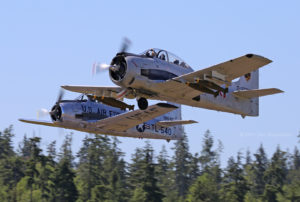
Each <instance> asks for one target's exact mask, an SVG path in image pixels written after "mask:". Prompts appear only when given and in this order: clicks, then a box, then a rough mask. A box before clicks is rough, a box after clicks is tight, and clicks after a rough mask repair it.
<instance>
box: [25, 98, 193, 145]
mask: <svg viewBox="0 0 300 202" xmlns="http://www.w3.org/2000/svg"><path fill="white" fill-rule="evenodd" d="M59 97H60V98H59V99H58V101H57V102H56V104H55V105H54V106H53V108H52V110H51V111H50V112H49V115H50V117H51V120H52V121H40V120H30V119H19V121H22V122H25V123H31V124H38V125H45V126H51V127H59V128H66V129H73V130H78V131H82V132H88V133H95V134H106V135H113V136H122V137H134V138H148V139H165V140H167V141H168V142H169V141H170V140H177V139H181V138H182V137H183V127H182V125H184V124H192V123H197V122H196V121H192V120H186V121H184V120H181V107H180V106H175V105H173V104H169V103H158V104H155V105H152V106H149V107H148V108H147V109H146V110H134V111H126V110H124V109H120V108H116V107H112V106H107V105H105V104H103V103H101V102H99V101H98V100H96V99H92V97H91V96H88V98H87V99H84V96H82V97H81V98H80V99H76V100H61V96H59Z"/></svg>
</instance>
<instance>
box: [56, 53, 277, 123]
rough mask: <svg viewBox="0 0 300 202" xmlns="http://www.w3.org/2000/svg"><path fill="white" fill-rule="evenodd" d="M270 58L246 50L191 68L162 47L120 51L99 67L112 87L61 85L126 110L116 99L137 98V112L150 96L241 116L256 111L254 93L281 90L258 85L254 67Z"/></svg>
mask: <svg viewBox="0 0 300 202" xmlns="http://www.w3.org/2000/svg"><path fill="white" fill-rule="evenodd" d="M271 62H272V61H271V60H269V59H267V58H264V57H262V56H259V55H254V54H247V55H245V56H242V57H239V58H236V59H232V60H229V61H227V62H224V63H221V64H218V65H214V66H212V67H208V68H205V69H202V70H198V71H194V70H193V69H192V68H191V67H190V66H189V65H188V64H187V63H186V62H184V61H183V60H182V59H180V58H179V57H177V56H175V55H174V54H172V53H170V52H168V51H165V50H162V49H149V50H147V51H144V52H143V53H141V54H138V55H137V54H132V53H127V52H125V51H123V52H120V53H117V55H116V56H115V57H114V58H113V59H112V61H111V63H110V65H102V66H100V68H105V67H107V68H108V69H109V76H110V79H111V80H112V82H113V83H115V84H116V85H118V86H114V87H102V86H70V85H64V86H61V87H62V88H64V89H66V90H69V91H73V92H79V93H83V94H92V95H93V96H95V97H96V98H97V99H99V100H100V99H102V100H103V101H104V102H105V104H108V105H113V106H115V107H120V108H122V107H123V108H124V107H127V108H129V107H131V108H132V106H127V105H126V104H125V103H122V102H121V101H120V100H122V99H123V98H128V99H134V98H135V99H137V103H138V107H139V108H140V109H141V110H145V109H147V107H148V101H147V99H152V100H162V101H168V102H172V103H178V104H184V105H188V106H193V107H200V108H205V109H210V110H217V111H222V112H229V113H233V114H239V115H241V116H242V117H243V118H244V117H245V116H258V115H259V99H258V98H259V97H261V96H265V95H271V94H276V93H281V92H283V91H281V90H279V89H277V88H268V89H259V85H258V84H259V73H258V71H259V70H258V69H259V68H260V67H262V66H264V65H267V64H269V63H271ZM234 80H237V81H234ZM114 101H116V102H117V103H115V102H114ZM111 103H112V104H111Z"/></svg>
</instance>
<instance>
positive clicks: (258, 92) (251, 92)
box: [232, 88, 283, 98]
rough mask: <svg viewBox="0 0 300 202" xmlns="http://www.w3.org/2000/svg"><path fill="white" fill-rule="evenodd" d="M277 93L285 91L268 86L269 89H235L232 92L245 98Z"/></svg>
mask: <svg viewBox="0 0 300 202" xmlns="http://www.w3.org/2000/svg"><path fill="white" fill-rule="evenodd" d="M276 93H283V91H282V90H279V89H277V88H268V89H255V90H241V91H235V92H233V93H232V94H233V95H235V96H238V97H243V98H254V97H262V96H266V95H273V94H276Z"/></svg>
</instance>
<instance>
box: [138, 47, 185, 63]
mask: <svg viewBox="0 0 300 202" xmlns="http://www.w3.org/2000/svg"><path fill="white" fill-rule="evenodd" d="M141 55H145V56H147V57H152V58H158V59H160V60H165V61H166V62H169V63H172V64H175V65H179V66H181V67H184V68H190V66H189V65H188V64H187V63H185V62H184V61H183V60H182V59H181V58H180V57H178V56H176V55H175V54H173V53H170V52H168V51H166V50H162V49H158V48H151V49H148V50H146V51H144V52H142V53H141Z"/></svg>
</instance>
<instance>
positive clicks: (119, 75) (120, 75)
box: [109, 54, 137, 87]
mask: <svg viewBox="0 0 300 202" xmlns="http://www.w3.org/2000/svg"><path fill="white" fill-rule="evenodd" d="M131 59H132V58H131V56H126V55H122V54H120V55H117V56H116V57H114V58H113V60H112V62H111V66H112V67H111V68H109V76H110V79H111V80H112V82H113V83H115V84H116V85H118V86H122V87H129V86H130V84H131V83H132V82H133V81H134V78H135V76H136V71H137V70H136V67H135V66H134V65H132V63H131V62H130V60H131Z"/></svg>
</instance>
